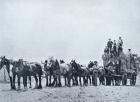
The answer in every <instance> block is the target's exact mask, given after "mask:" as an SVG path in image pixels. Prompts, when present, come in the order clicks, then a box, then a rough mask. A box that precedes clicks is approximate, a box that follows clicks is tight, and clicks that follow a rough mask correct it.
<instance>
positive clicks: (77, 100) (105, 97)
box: [0, 78, 140, 102]
mask: <svg viewBox="0 0 140 102" xmlns="http://www.w3.org/2000/svg"><path fill="white" fill-rule="evenodd" d="M43 86H44V87H43V89H41V90H38V89H28V90H26V91H24V90H21V91H13V90H10V85H9V84H5V83H0V102H140V80H139V78H138V79H137V85H136V86H97V87H95V86H86V87H84V86H83V87H80V86H76V87H61V88H48V87H45V84H43Z"/></svg>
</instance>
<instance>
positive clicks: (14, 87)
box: [12, 74, 16, 90]
mask: <svg viewBox="0 0 140 102" xmlns="http://www.w3.org/2000/svg"><path fill="white" fill-rule="evenodd" d="M15 78H16V74H13V86H12V89H14V90H15V89H16V86H15Z"/></svg>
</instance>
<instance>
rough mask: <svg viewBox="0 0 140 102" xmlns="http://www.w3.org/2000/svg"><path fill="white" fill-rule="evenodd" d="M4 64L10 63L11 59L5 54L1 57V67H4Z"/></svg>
mask: <svg viewBox="0 0 140 102" xmlns="http://www.w3.org/2000/svg"><path fill="white" fill-rule="evenodd" d="M4 65H5V66H9V65H10V61H9V60H8V59H7V58H6V57H5V56H3V57H1V58H0V69H2V68H3V66H4Z"/></svg>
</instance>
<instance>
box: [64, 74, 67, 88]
mask: <svg viewBox="0 0 140 102" xmlns="http://www.w3.org/2000/svg"><path fill="white" fill-rule="evenodd" d="M64 79H65V86H67V77H66V75H64Z"/></svg>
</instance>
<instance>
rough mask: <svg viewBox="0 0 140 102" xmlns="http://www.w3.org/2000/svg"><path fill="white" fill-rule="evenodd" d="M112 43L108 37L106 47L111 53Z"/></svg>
mask: <svg viewBox="0 0 140 102" xmlns="http://www.w3.org/2000/svg"><path fill="white" fill-rule="evenodd" d="M112 45H113V42H112V41H111V39H109V40H108V42H107V47H108V49H109V53H111V49H112Z"/></svg>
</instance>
